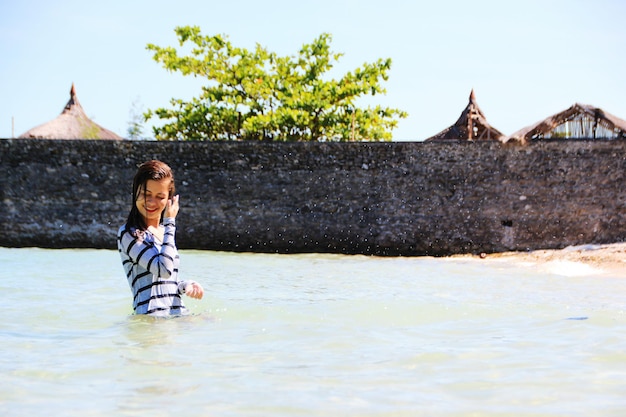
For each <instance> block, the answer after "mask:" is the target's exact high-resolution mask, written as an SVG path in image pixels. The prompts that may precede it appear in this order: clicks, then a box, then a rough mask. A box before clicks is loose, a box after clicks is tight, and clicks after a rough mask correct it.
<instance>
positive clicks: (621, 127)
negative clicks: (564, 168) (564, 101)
mask: <svg viewBox="0 0 626 417" xmlns="http://www.w3.org/2000/svg"><path fill="white" fill-rule="evenodd" d="M550 138H565V139H571V138H577V139H626V120H623V119H620V118H619V117H616V116H613V115H612V114H610V113H608V112H605V111H604V110H602V109H600V108H598V107H593V106H590V105H586V104H579V103H575V104H574V105H573V106H571V107H570V108H568V109H567V110H564V111H562V112H560V113H557V114H555V115H552V116H550V117H548V118H547V119H544V120H542V121H540V122H537V123H535V124H534V125H531V126H528V127H525V128H523V129H521V130H518V131H517V132H515V133H513V134H512V135H511V137H510V138H509V139H508V140H517V141H520V142H529V141H531V140H537V139H550Z"/></svg>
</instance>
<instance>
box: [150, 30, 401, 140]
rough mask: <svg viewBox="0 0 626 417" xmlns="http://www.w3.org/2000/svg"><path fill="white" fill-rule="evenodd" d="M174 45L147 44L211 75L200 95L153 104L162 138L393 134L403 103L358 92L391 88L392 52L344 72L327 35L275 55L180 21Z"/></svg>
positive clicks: (175, 62) (181, 66) (181, 67)
mask: <svg viewBox="0 0 626 417" xmlns="http://www.w3.org/2000/svg"><path fill="white" fill-rule="evenodd" d="M175 32H176V34H177V36H178V40H179V44H180V47H181V48H182V47H188V48H190V53H189V54H188V55H179V52H178V51H177V50H176V49H175V48H173V47H165V48H163V47H159V46H156V45H153V44H149V45H148V46H147V49H148V50H151V51H154V60H155V61H157V62H159V63H161V64H162V65H163V67H164V68H166V69H167V70H168V71H171V72H175V71H179V72H181V73H182V74H183V75H193V76H195V77H204V78H207V79H208V83H207V85H206V86H204V87H202V93H201V94H200V96H199V97H195V98H193V99H191V101H183V100H180V99H172V100H171V105H172V108H159V109H156V110H148V111H147V112H146V113H145V114H144V116H145V118H146V121H147V120H149V119H150V118H153V117H158V118H159V119H161V120H164V121H166V123H165V124H164V125H162V126H160V127H153V129H154V134H155V137H156V138H157V139H159V140H282V141H307V140H318V141H324V140H328V141H365V140H373V141H379V140H391V130H392V129H393V128H395V127H396V126H397V119H398V118H404V117H406V116H407V114H406V113H405V112H403V111H401V110H397V109H390V108H383V107H381V106H376V107H374V108H370V107H367V108H360V107H358V106H357V103H356V101H357V99H359V98H361V97H363V96H368V95H372V96H373V95H376V94H384V93H386V91H385V89H384V88H382V87H381V86H380V82H381V79H382V80H387V79H388V72H389V70H390V68H391V59H384V60H383V59H379V60H378V61H376V62H375V63H371V64H367V63H366V64H363V65H362V66H361V67H360V68H357V69H356V70H354V71H351V72H348V73H347V74H345V75H344V76H343V77H341V79H339V80H335V79H329V77H327V75H328V74H327V73H328V71H329V70H331V69H332V68H333V64H334V63H336V62H337V61H338V60H339V58H340V57H341V56H342V55H343V54H338V53H333V52H332V51H331V49H330V41H331V36H330V35H329V34H322V35H321V36H319V37H318V38H317V39H315V40H314V41H313V43H311V44H309V45H304V46H303V47H302V49H300V51H299V53H298V55H296V56H285V57H280V56H277V55H276V54H275V53H273V52H269V51H268V50H267V49H265V48H263V47H261V46H260V45H259V44H257V45H256V48H255V49H254V50H253V51H249V50H247V49H244V48H238V47H235V46H233V45H232V44H231V43H230V42H229V41H228V37H227V36H226V35H216V36H204V35H202V34H201V33H200V28H198V27H196V26H194V27H190V26H185V27H177V28H176V29H175Z"/></svg>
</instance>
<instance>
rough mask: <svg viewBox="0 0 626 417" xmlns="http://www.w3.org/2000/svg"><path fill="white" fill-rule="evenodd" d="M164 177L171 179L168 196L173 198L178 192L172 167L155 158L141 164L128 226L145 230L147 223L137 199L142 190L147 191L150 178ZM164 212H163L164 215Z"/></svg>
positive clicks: (134, 184) (134, 186)
mask: <svg viewBox="0 0 626 417" xmlns="http://www.w3.org/2000/svg"><path fill="white" fill-rule="evenodd" d="M164 179H170V181H171V182H170V188H169V195H168V198H172V197H173V196H174V193H175V192H176V187H175V184H174V173H173V172H172V169H171V168H170V167H169V165H167V164H166V163H165V162H161V161H158V160H156V159H153V160H151V161H147V162H144V163H143V164H141V165H139V167H138V168H137V172H136V173H135V177H134V178H133V194H132V204H131V207H130V213H129V214H128V219H127V220H126V227H127V228H129V227H134V228H136V229H140V230H145V229H146V227H147V226H146V223H145V221H144V219H143V216H142V215H141V213H139V210H138V209H137V204H136V202H137V200H138V199H139V197H140V194H139V193H141V192H143V193H145V192H146V183H147V182H148V180H154V181H161V180H164ZM162 215H163V214H161V216H162Z"/></svg>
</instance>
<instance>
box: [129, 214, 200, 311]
mask: <svg viewBox="0 0 626 417" xmlns="http://www.w3.org/2000/svg"><path fill="white" fill-rule="evenodd" d="M163 226H164V228H165V233H164V235H163V242H159V240H158V239H156V238H155V236H154V235H153V234H152V233H151V232H149V231H147V230H137V229H135V228H127V227H126V225H124V226H122V227H120V229H119V231H118V233H117V249H118V251H119V253H120V257H121V258H122V266H123V267H124V272H125V273H126V278H127V279H128V285H130V289H131V291H132V293H133V309H134V310H135V313H136V314H151V315H154V316H167V315H180V314H182V315H184V314H188V311H187V309H186V308H185V305H184V304H183V300H182V299H181V294H184V292H185V286H186V284H187V283H186V282H185V281H181V280H179V278H178V265H179V257H178V250H177V249H176V241H175V237H174V235H175V233H176V221H175V219H174V218H166V219H164V221H163Z"/></svg>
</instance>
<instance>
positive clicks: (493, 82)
mask: <svg viewBox="0 0 626 417" xmlns="http://www.w3.org/2000/svg"><path fill="white" fill-rule="evenodd" d="M625 17H626V1H623V0H594V1H591V0H526V1H519V2H508V1H502V0H493V1H489V0H473V1H467V0H465V1H445V0H442V1H419V0H416V1H411V0H405V1H402V0H386V1H380V0H317V1H315V2H308V3H306V2H297V1H293V0H264V1H247V0H243V1H236V0H232V1H226V0H222V1H209V0H177V1H161V0H151V1H142V0H141V1H140V0H138V1H133V0H125V1H120V0H110V1H104V2H88V1H84V0H82V1H77V0H69V1H68V0H65V1H64V0H60V1H43V0H41V1H36V0H4V1H2V3H1V5H0V27H1V28H2V29H1V30H2V35H1V36H0V52H1V55H0V62H1V64H0V97H1V100H0V137H2V138H7V137H11V133H12V118H13V119H14V123H15V135H16V136H17V135H20V134H22V133H24V132H25V131H27V130H28V129H30V128H32V127H35V126H36V125H39V124H42V123H45V122H47V121H49V120H52V119H54V118H55V117H56V116H57V115H58V114H59V113H60V112H61V111H62V109H63V106H64V105H65V103H66V102H67V100H68V98H69V90H70V87H71V84H72V82H74V83H75V85H76V89H77V93H78V97H79V100H80V101H81V103H82V105H83V107H84V109H85V111H86V112H87V115H88V116H90V117H91V118H92V119H93V120H94V121H96V122H97V123H99V124H100V125H102V126H104V127H106V128H108V129H111V130H113V131H114V132H116V133H118V134H119V135H121V136H124V137H126V136H127V133H126V132H127V128H128V124H129V121H130V119H131V117H130V112H131V109H132V108H133V103H136V104H135V105H136V107H139V108H144V109H147V108H152V109H154V108H157V107H163V106H167V105H168V104H169V100H170V98H173V97H176V98H183V99H189V98H190V97H192V96H195V95H198V93H199V91H200V90H199V86H200V85H201V83H200V81H199V80H197V79H193V78H186V77H183V76H181V75H180V74H175V73H168V72H167V71H165V70H164V69H162V68H161V67H160V66H159V64H157V63H156V62H154V61H153V60H152V56H151V54H150V52H149V51H147V50H146V49H145V46H146V44H148V43H155V44H157V45H160V46H170V45H172V46H174V45H176V37H175V35H174V32H173V29H174V27H175V26H183V25H197V26H200V27H201V29H202V32H203V33H204V34H207V35H213V34H218V33H220V34H227V35H228V36H229V37H230V40H231V41H232V42H233V43H234V44H235V45H238V46H242V47H246V48H253V47H254V46H255V44H256V43H257V42H258V43H260V44H261V45H263V46H265V47H267V48H268V49H269V50H272V51H275V52H277V53H279V54H281V55H291V54H295V53H296V52H297V51H298V49H299V48H300V46H302V45H303V44H305V43H310V42H311V41H312V40H313V39H314V38H316V37H317V36H318V35H320V34H321V33H322V32H327V33H330V34H331V35H332V36H333V42H332V48H333V50H334V51H335V52H342V53H344V54H345V55H344V57H343V58H342V59H341V61H340V62H339V65H338V66H337V67H336V70H337V73H338V74H339V73H344V72H346V71H348V70H352V69H354V68H356V67H358V66H360V65H361V64H363V63H365V62H373V61H375V60H377V59H378V58H387V57H389V58H391V59H392V61H393V64H392V69H391V73H390V79H389V81H387V82H386V83H384V86H385V87H386V89H387V94H386V95H385V96H381V97H376V99H375V100H374V103H377V104H382V105H385V106H390V107H395V108H400V109H402V110H405V111H407V112H408V113H409V116H408V118H407V119H404V120H401V121H400V125H399V127H398V128H397V129H396V130H394V132H393V136H394V140H423V139H425V138H427V137H429V136H431V135H434V134H436V133H438V132H439V131H441V130H443V129H444V128H446V127H448V126H449V125H451V124H452V123H453V122H454V121H456V119H457V118H458V116H459V115H460V113H461V111H462V110H463V108H464V107H465V105H466V104H467V99H468V96H469V93H470V91H471V89H472V88H474V89H475V92H476V98H477V101H478V104H479V105H480V107H481V108H482V110H483V111H484V112H485V114H486V116H487V119H488V120H489V122H490V123H491V124H492V125H493V126H494V127H496V128H498V129H499V130H501V131H503V132H504V133H506V134H511V133H513V132H515V131H516V130H518V129H520V128H522V127H525V126H527V125H529V124H532V123H534V122H536V121H539V120H541V119H543V118H545V117H547V116H550V115H552V114H554V113H557V112H560V111H561V110H564V109H566V108H567V107H569V106H570V105H572V104H573V103H575V102H579V103H583V104H592V105H595V106H598V107H601V108H603V109H604V110H605V111H608V112H609V113H612V114H614V115H616V116H618V117H621V118H623V119H626V83H625V82H624V75H625V74H626V54H625V53H624V52H625V51H626V25H625V24H624V18H625Z"/></svg>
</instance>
